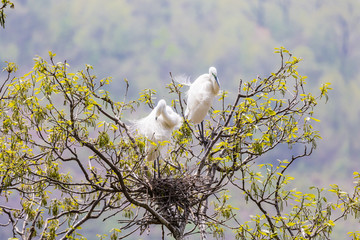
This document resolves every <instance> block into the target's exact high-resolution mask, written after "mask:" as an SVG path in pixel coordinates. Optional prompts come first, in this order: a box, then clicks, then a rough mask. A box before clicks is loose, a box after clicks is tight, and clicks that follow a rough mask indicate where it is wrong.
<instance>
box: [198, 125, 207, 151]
mask: <svg viewBox="0 0 360 240" xmlns="http://www.w3.org/2000/svg"><path fill="white" fill-rule="evenodd" d="M198 128H199V134H200V140H201V144H203V145H204V146H206V140H205V137H204V121H202V122H201V123H199V124H198Z"/></svg>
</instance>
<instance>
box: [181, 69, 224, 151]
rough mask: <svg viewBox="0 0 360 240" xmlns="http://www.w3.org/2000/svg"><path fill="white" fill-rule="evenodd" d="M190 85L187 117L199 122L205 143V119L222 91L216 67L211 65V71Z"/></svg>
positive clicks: (196, 122)
mask: <svg viewBox="0 0 360 240" xmlns="http://www.w3.org/2000/svg"><path fill="white" fill-rule="evenodd" d="M188 85H190V88H189V91H188V92H187V107H186V110H185V117H186V118H187V119H188V120H189V121H191V122H193V123H194V124H198V127H199V132H200V137H201V140H202V141H203V143H204V144H205V139H204V126H203V120H204V118H205V116H206V114H207V113H208V111H209V109H210V108H211V105H212V103H213V100H214V98H215V96H216V95H217V94H218V93H219V91H220V83H219V79H218V77H217V71H216V68H215V67H210V68H209V73H206V74H203V75H201V76H199V77H198V78H197V79H196V80H195V81H194V82H193V83H191V84H188Z"/></svg>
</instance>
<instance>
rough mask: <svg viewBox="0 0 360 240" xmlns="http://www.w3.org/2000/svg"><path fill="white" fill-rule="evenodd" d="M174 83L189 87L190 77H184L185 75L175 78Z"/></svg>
mask: <svg viewBox="0 0 360 240" xmlns="http://www.w3.org/2000/svg"><path fill="white" fill-rule="evenodd" d="M174 81H175V82H177V83H180V84H182V85H186V86H190V85H191V81H190V77H189V76H186V75H185V74H183V75H178V76H175V77H174Z"/></svg>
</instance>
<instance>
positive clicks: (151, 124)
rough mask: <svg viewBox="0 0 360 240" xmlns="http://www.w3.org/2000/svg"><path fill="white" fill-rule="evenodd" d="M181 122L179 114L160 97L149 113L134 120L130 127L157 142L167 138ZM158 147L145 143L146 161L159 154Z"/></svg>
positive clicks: (153, 158)
mask: <svg viewBox="0 0 360 240" xmlns="http://www.w3.org/2000/svg"><path fill="white" fill-rule="evenodd" d="M181 123H182V118H181V117H180V115H178V114H177V113H176V112H175V111H174V110H173V109H172V108H171V107H169V106H168V105H166V101H165V100H164V99H161V100H160V101H159V102H158V104H157V105H156V107H155V108H154V109H153V110H152V111H151V113H150V114H149V115H147V116H146V117H144V118H142V119H139V120H137V121H134V124H133V126H132V129H133V130H136V131H137V132H138V133H139V134H141V135H142V136H144V137H146V138H147V139H149V140H150V141H153V142H155V143H156V144H157V143H158V142H160V141H166V140H169V139H170V138H171V134H172V131H173V130H174V129H176V128H179V127H180V126H181ZM160 147H161V146H155V145H153V144H150V143H148V144H147V150H146V151H147V154H148V155H147V160H148V161H153V160H155V159H156V158H157V157H158V156H159V150H160Z"/></svg>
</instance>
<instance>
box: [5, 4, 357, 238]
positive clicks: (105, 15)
mask: <svg viewBox="0 0 360 240" xmlns="http://www.w3.org/2000/svg"><path fill="white" fill-rule="evenodd" d="M14 3H15V9H14V10H8V11H7V15H8V16H7V18H6V28H5V29H0V65H1V67H2V66H4V61H13V62H16V63H17V64H18V65H19V67H20V72H19V73H18V76H20V75H22V74H24V73H26V72H28V71H30V69H31V67H32V64H33V61H32V59H33V58H34V57H35V56H36V55H40V56H42V57H46V56H47V54H48V51H52V52H54V53H57V58H56V59H57V60H58V61H64V60H67V61H68V62H69V63H70V65H71V67H72V70H76V69H80V68H82V66H84V65H85V64H90V65H93V66H94V69H95V70H94V74H95V75H97V76H98V77H99V78H103V77H107V76H111V77H113V83H112V88H111V90H110V91H111V93H112V95H113V98H114V99H117V100H121V99H123V92H124V89H123V88H124V84H123V79H124V78H126V79H128V81H129V82H130V93H131V95H130V97H129V99H132V98H136V95H137V94H138V93H139V92H140V91H141V90H142V89H144V88H153V89H155V90H156V91H157V93H158V96H159V98H160V97H163V98H165V99H169V97H168V96H167V89H165V85H166V84H167V83H169V82H170V77H169V72H172V74H174V75H176V74H186V75H189V76H191V77H192V78H193V79H195V78H196V77H197V76H198V75H200V74H202V73H205V72H207V70H208V68H209V66H212V65H213V66H216V68H217V70H218V74H219V77H220V81H221V86H222V88H223V89H224V90H228V91H229V92H230V93H231V92H233V93H234V91H236V90H235V89H237V85H238V82H239V80H240V79H243V80H244V81H248V80H251V79H252V78H255V77H256V76H257V75H260V76H261V77H266V76H267V75H268V74H270V73H271V72H272V71H275V70H276V68H277V66H278V63H279V59H278V56H276V55H275V54H273V52H274V48H275V47H280V46H284V47H286V48H287V49H288V50H290V51H291V52H292V53H293V54H294V55H295V56H297V57H300V58H302V59H303V62H302V64H301V68H300V69H299V72H301V73H302V74H303V75H307V76H308V86H307V87H308V88H310V89H311V91H312V92H316V91H318V88H319V86H320V84H321V83H323V82H331V83H332V85H331V86H332V88H333V89H334V90H333V91H331V92H330V99H329V101H328V102H327V103H326V104H324V103H322V104H320V107H319V108H318V109H317V110H315V112H316V113H317V115H316V117H317V118H319V119H321V122H320V123H316V124H315V125H316V127H317V128H319V130H320V132H321V135H322V137H323V140H322V141H321V142H319V146H318V149H317V151H316V152H314V154H313V155H312V156H311V157H310V158H308V159H306V160H303V162H301V163H300V164H297V165H296V169H295V168H294V169H293V175H294V176H295V177H297V178H298V180H299V184H301V186H311V185H319V186H323V187H327V186H328V185H329V184H330V183H334V182H337V183H338V184H339V185H340V184H342V185H343V186H344V187H346V186H349V188H350V185H351V183H352V174H351V173H352V172H353V171H360V161H359V157H358V156H359V155H360V141H359V140H358V136H357V134H358V133H360V127H359V124H358V122H359V118H360V106H359V102H360V47H359V46H358V43H359V42H360V1H359V0H342V1H338V0H327V1H324V0H303V1H296V0H253V1H246V0H225V1H215V0H206V1H205V0H201V1H191V0H184V1H166V0H158V1H146V0H133V1H125V0H107V1H95V0H76V1H70V0H62V1H49V0H37V1H30V0H17V1H14ZM0 76H1V75H0ZM230 97H231V94H230ZM229 102H231V101H229ZM131 118H132V116H129V119H131ZM279 155H280V156H281V153H279ZM272 156H273V157H274V158H276V157H277V153H273V154H272ZM344 232H345V233H346V229H343V230H341V233H344ZM339 234H340V233H339ZM144 238H146V236H144Z"/></svg>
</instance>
